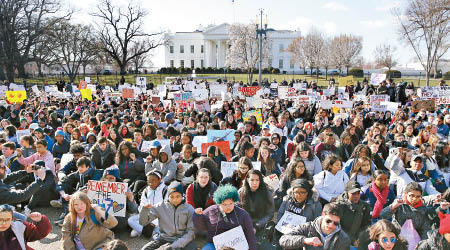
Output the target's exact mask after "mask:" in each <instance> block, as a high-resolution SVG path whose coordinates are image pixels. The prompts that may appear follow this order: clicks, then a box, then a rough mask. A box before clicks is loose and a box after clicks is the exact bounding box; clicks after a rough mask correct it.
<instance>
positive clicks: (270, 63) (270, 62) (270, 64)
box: [267, 59, 272, 67]
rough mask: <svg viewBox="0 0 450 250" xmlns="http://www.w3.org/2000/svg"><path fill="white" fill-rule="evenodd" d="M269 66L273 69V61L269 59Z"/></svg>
mask: <svg viewBox="0 0 450 250" xmlns="http://www.w3.org/2000/svg"><path fill="white" fill-rule="evenodd" d="M267 64H269V65H268V67H272V59H269V61H268V63H267Z"/></svg>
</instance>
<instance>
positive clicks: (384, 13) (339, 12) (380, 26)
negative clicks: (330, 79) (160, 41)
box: [69, 0, 415, 67]
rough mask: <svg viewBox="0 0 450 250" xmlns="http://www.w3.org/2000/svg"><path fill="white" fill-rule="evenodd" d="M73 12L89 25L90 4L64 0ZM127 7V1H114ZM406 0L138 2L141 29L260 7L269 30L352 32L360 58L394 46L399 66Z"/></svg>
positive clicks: (228, 18) (245, 19)
mask: <svg viewBox="0 0 450 250" xmlns="http://www.w3.org/2000/svg"><path fill="white" fill-rule="evenodd" d="M69 2H70V4H71V5H72V6H73V7H74V8H76V9H77V10H78V12H77V14H76V15H75V19H74V20H75V21H76V22H91V18H90V17H89V15H87V14H86V13H89V12H90V11H93V10H94V8H95V2H94V1H93V0H77V1H69ZM116 2H118V3H119V4H120V3H126V2H127V1H126V0H116ZM406 2H407V0H335V1H327V0H277V1H274V0H234V3H233V2H232V0H190V1H188V0H142V1H141V2H140V4H141V5H142V6H143V7H144V8H145V9H147V10H148V12H149V15H148V17H147V18H146V20H145V23H146V27H145V28H146V31H147V32H154V31H160V30H164V31H171V32H179V31H194V30H195V29H197V28H198V27H199V25H200V24H201V25H203V26H207V25H209V24H217V25H218V24H221V23H224V22H226V23H233V22H240V23H249V22H253V20H254V19H255V18H256V15H257V14H258V10H259V9H260V8H263V9H264V13H265V14H267V16H268V21H269V28H274V29H289V30H298V29H300V31H301V32H302V34H306V33H307V32H308V30H309V29H311V27H313V26H314V27H316V28H318V29H319V30H321V31H323V32H324V33H325V34H326V35H327V36H330V37H331V36H333V35H337V34H342V33H346V34H350V33H351V34H354V35H359V36H362V37H363V51H362V55H363V56H364V58H365V59H366V61H367V60H373V51H374V49H375V47H376V46H377V45H378V44H381V43H389V44H391V45H394V46H396V47H397V58H398V60H399V62H400V63H401V64H405V63H407V62H410V61H411V60H413V59H414V58H415V55H414V52H413V51H412V50H411V49H410V48H409V46H408V45H407V44H405V43H403V42H400V41H399V39H398V35H397V26H396V21H395V18H394V16H393V15H392V14H391V8H392V7H403V6H404V5H405V4H406ZM152 62H153V64H154V66H156V67H162V66H164V52H163V49H162V48H160V49H158V50H157V51H155V53H154V56H153V57H152Z"/></svg>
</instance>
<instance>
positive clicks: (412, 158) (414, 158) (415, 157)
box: [411, 155, 423, 162]
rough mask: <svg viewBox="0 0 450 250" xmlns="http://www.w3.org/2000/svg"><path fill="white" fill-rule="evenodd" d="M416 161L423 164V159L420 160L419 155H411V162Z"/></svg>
mask: <svg viewBox="0 0 450 250" xmlns="http://www.w3.org/2000/svg"><path fill="white" fill-rule="evenodd" d="M417 159H419V160H420V161H421V162H423V158H422V156H421V155H413V156H412V157H411V161H415V160H417Z"/></svg>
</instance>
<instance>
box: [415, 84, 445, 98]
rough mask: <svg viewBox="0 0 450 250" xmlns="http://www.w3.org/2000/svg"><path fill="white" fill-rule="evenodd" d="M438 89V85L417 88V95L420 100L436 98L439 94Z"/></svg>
mask: <svg viewBox="0 0 450 250" xmlns="http://www.w3.org/2000/svg"><path fill="white" fill-rule="evenodd" d="M439 91H440V89H439V88H438V87H421V88H420V89H418V90H417V95H418V96H419V97H420V98H421V99H422V100H430V99H436V98H439V96H440V94H439Z"/></svg>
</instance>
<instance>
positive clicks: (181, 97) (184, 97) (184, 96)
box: [173, 92, 194, 102]
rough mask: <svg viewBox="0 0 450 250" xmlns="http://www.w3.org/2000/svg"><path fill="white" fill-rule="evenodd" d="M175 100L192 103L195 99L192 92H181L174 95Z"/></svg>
mask: <svg viewBox="0 0 450 250" xmlns="http://www.w3.org/2000/svg"><path fill="white" fill-rule="evenodd" d="M173 99H174V100H175V102H188V101H192V100H193V99H194V98H193V96H192V92H179V93H173Z"/></svg>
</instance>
